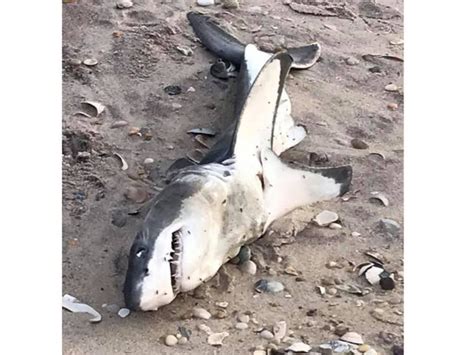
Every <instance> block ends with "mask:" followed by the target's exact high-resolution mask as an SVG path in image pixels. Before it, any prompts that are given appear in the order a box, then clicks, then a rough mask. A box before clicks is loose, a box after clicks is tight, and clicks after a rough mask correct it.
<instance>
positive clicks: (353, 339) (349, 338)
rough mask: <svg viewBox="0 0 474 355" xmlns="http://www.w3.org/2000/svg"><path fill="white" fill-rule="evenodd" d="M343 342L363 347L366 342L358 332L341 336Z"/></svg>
mask: <svg viewBox="0 0 474 355" xmlns="http://www.w3.org/2000/svg"><path fill="white" fill-rule="evenodd" d="M341 340H342V341H345V342H347V343H351V344H356V345H362V344H364V340H363V339H362V336H361V335H360V334H359V333H356V332H346V333H345V334H343V335H342V336H341Z"/></svg>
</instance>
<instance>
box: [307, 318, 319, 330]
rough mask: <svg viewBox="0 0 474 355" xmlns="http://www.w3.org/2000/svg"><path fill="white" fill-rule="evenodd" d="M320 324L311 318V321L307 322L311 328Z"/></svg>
mask: <svg viewBox="0 0 474 355" xmlns="http://www.w3.org/2000/svg"><path fill="white" fill-rule="evenodd" d="M317 324H318V322H316V321H315V320H312V319H310V320H309V321H307V322H306V326H307V327H309V328H312V327H315V326H316V325H317Z"/></svg>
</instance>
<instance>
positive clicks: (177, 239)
mask: <svg viewBox="0 0 474 355" xmlns="http://www.w3.org/2000/svg"><path fill="white" fill-rule="evenodd" d="M182 251H183V239H182V235H181V230H177V231H176V232H173V234H172V235H171V253H170V257H171V260H170V261H169V263H170V275H171V287H172V288H173V293H174V295H175V296H176V294H177V293H178V292H179V290H180V284H181V282H180V281H181V255H182Z"/></svg>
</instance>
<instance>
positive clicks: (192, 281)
mask: <svg viewBox="0 0 474 355" xmlns="http://www.w3.org/2000/svg"><path fill="white" fill-rule="evenodd" d="M188 19H190V22H191V24H192V25H193V28H194V30H195V32H196V33H197V34H198V36H199V38H200V39H201V41H202V42H203V44H204V45H205V46H208V48H209V46H214V47H213V48H214V49H213V48H210V49H211V50H215V51H217V50H221V49H222V48H224V50H221V51H220V52H219V53H218V55H219V56H220V57H223V58H225V59H228V60H232V61H233V62H235V63H236V64H237V65H239V67H240V72H239V78H238V83H237V85H238V90H237V97H236V101H235V112H234V115H235V121H234V123H233V124H232V126H231V127H230V129H229V130H227V131H226V132H225V133H224V134H223V136H222V138H221V139H220V140H219V141H218V142H217V143H216V145H215V146H214V147H213V148H211V150H210V151H209V153H208V154H207V155H206V156H205V157H204V158H203V160H202V161H201V162H200V163H199V164H198V165H193V166H188V167H185V168H182V169H181V170H179V171H178V172H177V174H176V175H175V176H174V177H173V179H172V180H171V181H170V183H169V184H168V185H167V186H166V187H165V188H164V189H163V190H162V191H161V192H160V193H159V194H158V195H157V196H156V198H155V199H154V201H153V203H152V206H151V208H150V210H149V212H148V214H147V215H146V217H145V219H144V222H143V225H142V227H141V229H140V231H139V232H138V233H137V236H136V238H135V241H134V242H133V245H132V247H131V250H130V255H129V265H128V270H127V275H126V279H125V284H124V290H123V291H124V298H125V303H126V305H127V307H128V308H130V309H132V310H142V311H150V310H157V309H158V308H159V307H161V306H164V305H166V304H169V303H170V302H171V301H173V299H174V298H175V297H176V296H177V295H178V294H179V293H180V292H187V291H190V290H193V289H194V288H196V287H198V286H199V285H201V284H202V283H203V282H206V281H207V280H209V279H211V278H212V277H213V276H214V275H215V274H216V273H217V271H218V270H219V268H220V267H221V266H222V265H223V264H225V263H226V262H227V261H229V260H230V259H231V258H233V257H235V256H236V255H237V254H238V252H239V250H240V248H241V246H243V245H245V244H249V243H252V242H253V241H255V240H256V239H258V238H259V237H261V236H262V235H263V234H264V233H265V231H266V230H267V229H268V227H269V226H270V224H271V223H272V222H273V221H275V220H276V219H278V218H280V217H281V216H284V215H286V214H287V213H289V212H291V211H292V210H294V209H295V208H297V207H300V206H304V205H308V204H312V203H315V202H319V201H324V200H329V199H332V198H335V197H337V196H340V195H342V194H344V193H345V192H347V191H348V189H349V186H350V182H351V177H352V169H351V167H350V166H342V167H336V168H326V169H318V170H313V171H305V170H298V169H293V168H291V167H289V166H287V165H286V164H284V163H283V162H282V161H281V160H280V159H279V157H278V156H279V155H280V154H281V153H282V152H283V151H285V150H287V149H289V148H291V147H293V146H294V145H295V144H297V143H299V142H300V141H301V140H302V139H303V138H304V136H305V135H306V130H305V129H304V128H303V127H301V126H297V125H295V124H294V120H293V118H292V117H291V104H290V100H289V97H288V95H287V94H286V92H285V90H284V83H285V79H286V77H287V75H288V72H289V70H290V69H291V68H292V67H294V66H295V58H296V59H297V65H296V66H299V65H300V64H301V63H302V62H303V63H304V62H305V61H303V60H302V61H301V62H298V59H301V58H308V56H298V55H299V53H301V51H300V52H296V54H294V55H293V56H292V55H291V52H290V53H289V52H279V53H276V54H270V53H265V52H262V51H260V50H258V48H257V47H256V46H254V45H252V44H249V45H247V46H243V45H242V46H243V50H241V49H242V47H241V46H240V45H239V43H240V42H239V41H238V40H236V39H235V38H233V37H232V36H230V35H228V34H227V33H225V32H224V31H222V30H221V29H220V28H219V27H218V26H217V25H215V24H213V22H211V21H210V20H208V19H209V18H208V17H207V16H204V15H200V14H197V13H190V14H188ZM210 43H212V44H210ZM316 46H317V50H316V51H315V50H314V48H315V47H316ZM216 48H217V49H216ZM302 48H303V47H302ZM307 48H311V49H310V50H311V51H312V53H313V58H312V59H311V58H310V59H306V62H305V63H306V64H305V65H309V66H311V65H312V64H314V62H315V61H316V60H314V57H315V56H319V45H314V44H313V45H311V46H310V47H307ZM303 52H304V53H308V51H305V50H303ZM294 57H295V58H294ZM303 66H304V65H303ZM300 67H301V66H300Z"/></svg>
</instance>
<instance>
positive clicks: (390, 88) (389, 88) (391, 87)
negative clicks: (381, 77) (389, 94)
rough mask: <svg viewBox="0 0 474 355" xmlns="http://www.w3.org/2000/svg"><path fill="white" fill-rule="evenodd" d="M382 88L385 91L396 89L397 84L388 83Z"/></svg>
mask: <svg viewBox="0 0 474 355" xmlns="http://www.w3.org/2000/svg"><path fill="white" fill-rule="evenodd" d="M384 89H385V91H398V86H397V85H395V84H388V85H387V86H385V88H384Z"/></svg>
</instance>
